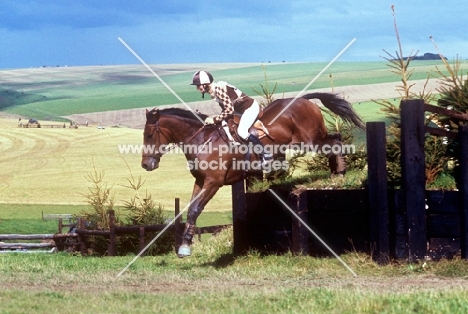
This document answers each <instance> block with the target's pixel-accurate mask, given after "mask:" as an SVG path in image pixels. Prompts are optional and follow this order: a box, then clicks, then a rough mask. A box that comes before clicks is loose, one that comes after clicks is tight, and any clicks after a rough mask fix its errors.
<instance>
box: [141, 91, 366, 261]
mask: <svg viewBox="0 0 468 314" xmlns="http://www.w3.org/2000/svg"><path fill="white" fill-rule="evenodd" d="M311 99H319V100H320V101H321V102H322V104H323V105H324V106H325V107H326V108H328V109H329V110H330V111H332V112H334V113H335V114H337V115H339V116H340V117H341V118H342V119H343V120H344V121H346V122H348V123H352V124H354V125H356V126H358V127H359V128H362V129H364V123H363V122H362V120H361V119H360V117H359V116H358V115H357V114H356V112H355V111H354V110H353V108H352V107H351V104H350V103H349V102H348V101H346V100H344V99H342V98H340V97H338V96H336V95H334V94H328V93H311V94H307V95H304V96H302V97H301V98H297V99H293V98H285V99H278V100H275V101H273V102H272V103H271V104H270V105H268V106H267V107H266V108H265V109H264V111H263V116H262V117H261V121H262V122H263V123H264V125H265V126H266V127H267V130H268V132H269V136H265V137H263V138H262V139H261V141H262V143H263V144H264V145H265V146H268V145H292V144H302V145H318V146H319V147H323V146H324V145H327V144H328V145H330V146H332V145H341V136H340V135H339V134H328V132H327V129H326V127H325V122H324V118H323V116H322V112H321V109H320V107H319V106H318V105H317V104H316V103H314V102H312V101H309V100H311ZM196 115H198V117H197V116H196ZM205 118H206V115H203V114H200V113H194V112H191V111H189V110H185V109H179V108H168V109H161V110H159V109H156V108H155V109H153V110H151V111H149V110H146V124H145V128H144V132H143V144H144V146H145V147H152V150H150V151H152V152H151V153H148V150H146V149H145V150H144V152H143V156H142V161H141V166H142V167H143V168H144V169H146V170H147V171H152V170H154V169H157V168H158V167H159V162H160V159H161V156H162V155H163V154H164V153H165V149H166V147H167V146H168V145H169V144H171V143H175V144H176V145H180V146H181V148H182V151H183V153H184V154H185V157H186V159H187V162H188V165H189V169H190V172H191V174H192V175H193V177H194V178H195V184H194V188H193V192H192V201H191V203H190V205H189V208H188V213H187V222H186V225H185V229H184V233H183V235H182V245H181V246H180V247H179V249H178V255H179V257H185V256H189V255H190V253H191V252H190V245H191V243H192V238H193V235H194V233H195V223H196V220H197V218H198V216H199V215H200V214H201V212H202V211H203V209H204V207H205V205H206V204H207V203H208V202H209V201H210V200H211V198H213V196H214V195H215V194H216V192H217V191H218V190H219V188H220V187H221V186H223V185H232V184H234V183H236V182H238V181H241V180H243V179H244V178H245V176H246V170H245V168H244V167H239V166H238V164H237V162H239V161H244V160H245V158H246V153H245V150H244V151H242V150H240V149H235V148H236V147H237V146H235V145H232V146H229V147H230V148H234V149H229V150H228V151H226V149H225V148H226V147H227V146H226V145H228V144H229V143H228V142H229V139H228V138H227V136H226V132H225V131H224V129H223V127H221V126H220V125H205V124H204V123H203V121H204V120H205ZM271 121H274V123H272V124H271V125H269V123H270V122H271ZM231 144H232V143H231ZM184 146H190V147H191V148H193V147H194V146H195V147H199V148H200V147H201V148H208V147H209V148H210V149H209V150H205V151H200V150H198V151H197V150H196V149H188V150H187V149H184ZM222 149H223V152H224V153H223V154H221V153H220V152H221V150H222ZM273 155H274V157H278V155H279V153H278V152H273ZM251 158H252V159H251V160H254V161H255V160H257V161H258V156H256V155H255V154H253V156H251ZM328 158H329V165H330V170H331V172H332V174H343V173H344V172H345V168H346V167H345V164H344V161H343V158H342V156H341V154H340V153H333V152H330V153H329V155H328ZM258 162H259V161H258ZM251 169H252V168H251ZM259 171H260V174H261V170H259ZM247 172H248V171H247ZM251 172H257V174H258V169H257V171H256V170H255V169H254V170H253V171H251Z"/></svg>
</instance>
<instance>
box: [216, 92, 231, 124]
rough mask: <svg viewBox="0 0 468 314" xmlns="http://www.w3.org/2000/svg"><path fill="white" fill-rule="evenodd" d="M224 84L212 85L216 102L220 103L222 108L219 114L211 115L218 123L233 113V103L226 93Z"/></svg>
mask: <svg viewBox="0 0 468 314" xmlns="http://www.w3.org/2000/svg"><path fill="white" fill-rule="evenodd" d="M227 88H228V87H227V85H226V84H219V85H216V86H214V94H215V97H216V99H217V100H218V102H219V103H220V104H221V107H222V108H223V110H222V111H221V113H220V114H218V115H217V116H215V117H213V120H214V122H215V123H219V122H221V121H222V120H224V119H226V118H227V117H228V116H230V115H232V114H233V113H234V105H233V103H232V100H231V98H230V97H229V95H228V90H227Z"/></svg>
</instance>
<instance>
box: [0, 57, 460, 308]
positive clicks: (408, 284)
mask: <svg viewBox="0 0 468 314" xmlns="http://www.w3.org/2000/svg"><path fill="white" fill-rule="evenodd" d="M413 63H414V64H416V65H417V66H416V68H417V69H416V70H415V73H414V76H413V79H424V78H426V76H427V72H429V71H433V70H434V66H435V65H436V64H437V65H439V64H440V63H438V62H413ZM324 65H325V64H268V65H266V70H267V75H268V78H269V80H270V83H272V84H274V83H275V82H278V89H277V92H279V93H283V92H294V91H299V90H301V89H302V88H303V87H304V86H305V85H306V84H307V83H308V82H309V81H310V80H311V79H312V78H313V77H314V76H315V75H316V74H317V73H318V72H319V71H320V70H321V69H322V68H323V66H324ZM153 68H154V69H155V71H156V72H157V73H158V74H160V75H161V76H163V78H164V80H165V81H166V82H167V83H168V84H169V85H170V86H171V87H172V88H173V89H174V90H175V91H176V92H177V93H178V94H179V95H180V96H181V97H182V98H183V99H184V100H186V101H187V102H189V101H192V100H198V99H199V97H200V95H199V94H198V93H196V92H194V90H193V87H191V86H189V85H188V82H190V77H191V75H192V73H193V72H194V71H195V70H197V69H198V66H195V65H181V66H180V65H179V66H176V65H165V66H162V65H161V66H160V65H156V66H154V67H153ZM207 69H213V74H214V75H215V77H216V78H218V79H225V80H227V81H229V82H231V83H233V84H235V85H238V86H239V87H240V88H241V89H243V90H244V91H246V92H247V93H249V94H252V88H258V87H259V85H258V84H259V83H264V78H263V71H262V68H261V66H260V65H252V64H244V65H226V64H222V65H210V66H209V67H207ZM330 73H331V74H332V77H333V85H334V86H347V85H354V84H356V85H360V84H371V83H373V84H380V83H382V84H383V83H384V82H395V81H397V80H399V78H398V77H397V76H395V75H393V74H391V73H390V72H389V71H388V68H387V67H386V66H385V64H384V63H382V62H375V63H347V64H345V63H343V64H341V63H336V64H334V65H333V67H331V68H330V69H329V71H328V72H327V73H325V74H324V75H323V76H322V77H321V78H320V79H318V80H317V81H316V83H314V86H313V87H314V88H321V87H327V88H329V87H330V86H331V82H330V77H329V74H330ZM0 84H1V85H0V86H1V87H0V114H2V115H4V116H5V115H11V114H19V115H22V116H24V117H35V118H39V119H41V120H44V119H48V120H60V119H63V118H62V116H64V115H70V114H74V113H86V112H95V111H107V110H116V109H128V108H142V107H147V106H156V105H163V104H174V103H176V102H177V100H176V99H175V98H174V97H173V96H172V95H171V94H170V93H169V92H168V91H167V90H166V89H165V88H164V87H163V86H162V85H161V84H160V83H159V82H158V81H157V80H156V79H155V78H154V77H153V76H152V75H151V74H149V73H148V72H147V70H146V69H145V68H144V67H142V66H123V67H86V68H42V69H22V70H10V71H0ZM395 84H397V83H395ZM377 87H378V85H373V86H372V87H370V89H372V90H373V91H375V90H378V88H377ZM362 90H363V89H360V91H362ZM367 95H375V93H372V94H365V95H364V96H361V97H360V99H362V101H359V103H358V104H355V109H356V110H357V111H358V113H359V114H360V115H361V116H362V117H363V118H364V120H365V121H376V120H382V119H383V117H382V114H381V113H380V111H379V107H378V106H376V105H375V103H373V102H371V101H369V99H370V98H372V97H373V96H372V97H370V96H367ZM362 140H363V138H362V137H361V138H359V141H362ZM141 143H142V130H141V129H132V128H126V127H109V126H107V127H106V128H105V129H102V128H97V127H96V125H94V126H89V127H80V128H78V129H69V128H59V129H46V128H40V129H22V128H18V127H17V117H16V118H4V119H3V118H2V119H0V233H13V232H15V233H53V232H55V230H56V227H57V223H56V222H53V221H52V222H46V221H42V220H41V214H42V212H44V213H71V214H78V213H80V212H81V211H82V210H86V209H89V206H88V205H86V198H85V196H84V195H85V194H86V193H87V192H88V188H89V187H90V182H89V181H87V180H86V178H85V177H86V175H87V174H89V173H90V172H92V171H94V170H96V171H97V172H102V173H103V174H104V181H105V182H106V183H107V184H108V187H109V188H111V189H112V191H113V193H115V196H114V199H115V201H116V203H117V204H118V205H121V204H122V203H123V201H126V200H129V199H130V198H132V197H135V196H138V197H145V190H147V191H148V193H151V195H152V198H153V199H154V200H155V201H156V202H157V203H160V204H161V205H163V206H164V209H165V210H166V212H167V213H168V215H171V214H172V212H173V204H174V198H176V197H179V198H180V199H181V207H185V205H186V204H188V202H189V200H190V195H191V190H192V185H193V178H192V177H191V175H190V173H189V172H188V170H187V169H186V166H185V165H186V164H185V159H184V157H183V156H182V155H177V154H170V155H166V156H164V157H163V158H162V160H161V166H160V168H159V169H157V170H156V171H154V172H145V171H143V169H142V168H141V167H140V160H141V157H140V154H123V153H121V152H119V149H118V147H119V145H121V144H141ZM132 176H134V177H136V178H138V177H140V176H141V178H142V179H143V180H145V185H144V187H143V189H141V190H140V191H139V193H140V194H138V195H136V192H135V191H133V190H131V189H129V188H128V187H126V186H128V180H129V179H130V178H131V177H132ZM119 208H120V207H119ZM230 222H231V195H230V187H224V188H222V189H221V190H220V192H218V194H217V195H216V196H215V198H214V199H213V200H212V201H211V202H210V203H209V204H208V206H207V208H206V209H205V211H204V213H203V214H202V215H201V216H200V219H199V220H198V225H199V226H203V225H211V224H224V223H230ZM232 243H233V239H232V229H228V230H226V231H224V232H222V233H221V234H220V235H218V236H216V237H212V238H205V239H203V240H202V242H196V243H195V244H194V246H193V255H192V256H191V257H190V258H185V259H178V258H177V257H176V255H175V254H173V253H171V254H168V255H163V256H155V257H145V258H140V259H137V260H136V262H135V263H134V264H132V266H131V267H130V268H129V269H128V270H127V271H126V272H125V273H124V274H123V275H122V277H117V274H118V273H119V272H120V271H121V270H122V269H123V268H124V267H125V266H127V265H128V264H129V263H130V261H131V260H132V258H133V256H125V257H113V258H98V257H81V256H78V255H67V254H66V253H60V254H20V253H14V254H1V255H0V313H25V312H28V313H30V312H33V313H38V314H41V313H156V312H158V313H208V312H214V313H270V312H271V313H467V312H468V301H466V300H467V299H468V289H467V287H468V285H467V283H468V282H467V279H468V271H467V270H468V264H467V262H466V261H464V260H461V259H459V258H458V257H457V258H455V259H454V260H451V261H447V260H442V261H439V262H435V261H426V262H424V261H421V262H420V263H412V264H409V263H405V262H401V261H393V262H392V263H391V264H390V265H387V266H379V265H377V264H375V263H374V262H373V261H372V260H371V258H370V256H368V255H364V254H358V253H354V252H349V253H348V254H344V255H342V256H341V257H342V258H343V260H344V261H345V262H346V263H347V264H348V265H349V266H350V267H351V268H352V269H353V270H354V271H355V272H356V273H357V274H358V276H357V277H353V276H352V275H351V274H350V272H348V271H347V269H346V268H344V267H343V265H342V264H340V263H339V262H338V260H336V259H334V258H316V257H310V256H301V257H298V256H292V255H291V254H286V255H283V256H276V255H270V256H261V255H259V254H258V253H256V252H250V253H249V254H247V255H244V256H235V255H233V254H232ZM156 245H157V242H156Z"/></svg>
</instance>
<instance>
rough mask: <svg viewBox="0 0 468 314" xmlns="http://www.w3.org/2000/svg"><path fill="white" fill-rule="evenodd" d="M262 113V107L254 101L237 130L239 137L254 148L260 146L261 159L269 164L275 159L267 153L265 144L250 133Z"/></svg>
mask: <svg viewBox="0 0 468 314" xmlns="http://www.w3.org/2000/svg"><path fill="white" fill-rule="evenodd" d="M259 113H260V105H259V104H258V102H257V101H254V102H253V104H252V105H251V106H250V107H249V108H247V109H246V110H245V111H244V113H243V114H242V117H241V119H240V121H239V127H238V128H237V133H238V134H239V136H240V137H241V138H242V139H244V140H245V141H246V142H251V143H252V144H253V145H254V146H260V147H261V149H260V150H259V151H260V154H259V156H260V158H261V159H262V161H263V163H265V162H269V161H271V160H272V159H273V156H272V155H271V154H270V153H269V152H266V151H265V148H264V146H263V143H262V142H261V141H260V140H259V139H258V138H257V137H255V136H253V135H252V134H250V133H249V129H250V127H251V126H252V125H253V124H254V122H255V120H256V119H257V117H258V114H259Z"/></svg>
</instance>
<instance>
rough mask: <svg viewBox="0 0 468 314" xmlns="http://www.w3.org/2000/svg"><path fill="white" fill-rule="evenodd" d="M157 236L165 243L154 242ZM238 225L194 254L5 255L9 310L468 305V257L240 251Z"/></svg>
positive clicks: (1, 268) (2, 269)
mask: <svg viewBox="0 0 468 314" xmlns="http://www.w3.org/2000/svg"><path fill="white" fill-rule="evenodd" d="M156 244H157V242H156ZM231 252H232V229H228V230H225V231H223V232H222V233H221V234H219V235H218V236H216V237H212V238H209V239H207V240H204V241H203V242H196V243H195V244H194V245H193V255H192V256H191V257H189V258H184V259H179V258H177V257H176V255H175V254H174V253H171V254H167V255H163V256H151V257H149V256H148V257H144V258H139V259H137V260H136V261H135V262H134V263H133V264H132V265H131V266H130V267H129V268H128V269H127V270H126V271H125V272H124V273H123V274H122V276H121V277H117V275H118V274H119V273H120V272H121V271H122V270H123V269H124V267H126V266H127V265H128V264H129V263H130V262H131V260H132V258H133V257H132V256H126V257H113V258H108V257H104V258H97V257H86V258H83V257H81V256H70V255H67V254H62V253H60V254H8V255H2V256H0V301H1V304H2V307H1V309H2V312H3V313H24V309H28V311H33V312H34V313H38V314H41V313H156V312H159V313H207V312H216V313H270V312H271V313H465V312H466V311H467V310H468V302H467V301H466V299H467V297H468V289H467V287H468V286H467V278H468V264H467V261H463V260H460V259H458V258H456V259H454V260H451V261H448V260H442V261H439V262H420V263H415V264H407V263H404V262H393V263H391V264H389V265H386V266H379V265H377V264H375V263H374V262H372V260H371V259H370V258H369V257H368V256H367V255H365V254H358V253H352V252H350V253H348V254H344V255H342V256H341V257H342V259H343V261H344V262H345V263H346V264H347V265H348V266H349V267H351V268H352V269H353V270H354V271H355V272H356V273H357V274H358V276H357V277H353V276H352V275H351V274H350V272H349V271H348V270H347V269H346V268H345V267H343V265H342V264H341V263H339V261H338V260H336V259H334V258H314V257H310V256H293V255H291V254H285V255H282V256H276V255H269V256H261V255H259V254H257V253H256V252H250V253H248V254H246V255H243V256H235V255H233V254H232V253H231Z"/></svg>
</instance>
